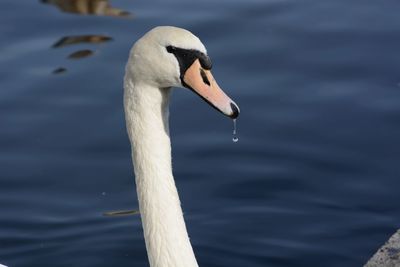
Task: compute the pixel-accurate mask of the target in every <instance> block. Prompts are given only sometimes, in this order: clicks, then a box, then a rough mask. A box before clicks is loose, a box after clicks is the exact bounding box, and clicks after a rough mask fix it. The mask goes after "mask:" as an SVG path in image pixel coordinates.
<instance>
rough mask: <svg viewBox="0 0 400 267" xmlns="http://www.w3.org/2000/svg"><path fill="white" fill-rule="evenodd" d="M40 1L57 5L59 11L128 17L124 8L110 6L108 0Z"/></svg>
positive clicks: (128, 14)
mask: <svg viewBox="0 0 400 267" xmlns="http://www.w3.org/2000/svg"><path fill="white" fill-rule="evenodd" d="M41 2H42V3H45V4H51V5H55V6H57V7H58V8H59V9H60V10H61V11H63V12H67V13H76V14H82V15H96V16H115V17H129V16H130V13H129V12H128V11H125V10H121V9H118V8H114V7H111V5H110V3H109V2H108V0H41Z"/></svg>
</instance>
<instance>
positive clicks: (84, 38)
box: [53, 35, 112, 48]
mask: <svg viewBox="0 0 400 267" xmlns="http://www.w3.org/2000/svg"><path fill="white" fill-rule="evenodd" d="M111 40H112V38H111V37H109V36H105V35H76V36H65V37H62V38H61V39H60V40H58V41H57V42H56V43H55V44H53V47H54V48H59V47H63V46H67V45H74V44H80V43H92V44H98V43H104V42H108V41H111Z"/></svg>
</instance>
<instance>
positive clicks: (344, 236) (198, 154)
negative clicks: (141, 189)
mask: <svg viewBox="0 0 400 267" xmlns="http://www.w3.org/2000/svg"><path fill="white" fill-rule="evenodd" d="M78 4H79V5H78ZM0 6H1V9H0V17H1V21H2V23H1V24H0V36H1V37H0V51H1V54H0V69H1V71H0V88H1V90H0V210H1V213H0V263H3V264H6V265H8V266H42V267H45V266H52V267H54V266H87V267H89V266H97V267H98V266H148V264H147V256H146V251H145V246H144V241H143V237H142V230H141V224H140V217H139V216H138V215H133V216H125V217H105V216H103V213H104V212H107V211H112V210H124V209H136V208H137V200H136V193H135V186H134V178H133V174H132V166H131V160H130V148H129V142H128V138H127V135H126V132H125V124H124V115H123V107H122V93H123V90H122V78H123V75H124V67H125V63H126V60H127V56H128V52H129V49H130V47H131V46H132V44H133V43H134V41H135V40H137V39H138V38H139V37H140V36H141V35H143V34H144V33H145V32H146V31H148V30H149V29H151V28H152V27H154V26H157V25H175V26H180V27H184V28H186V29H189V30H191V31H192V32H194V33H195V34H196V35H198V36H199V37H200V38H201V39H202V41H203V42H204V43H205V44H206V46H207V48H208V52H209V55H210V56H211V58H212V60H213V63H214V68H213V72H214V76H215V77H216V78H217V80H218V82H219V84H220V85H221V87H222V88H224V89H225V90H226V91H227V92H228V94H229V95H230V96H231V97H232V98H233V99H234V100H235V101H236V102H237V103H238V104H239V106H240V108H241V115H240V118H239V120H238V137H239V138H240V140H239V142H237V143H232V122H231V121H230V120H229V119H227V118H225V117H223V116H221V115H220V114H219V113H216V112H215V110H214V109H210V107H209V106H208V105H207V104H205V103H203V101H202V100H201V99H199V98H198V97H197V96H195V95H193V94H192V93H191V92H189V91H187V90H184V89H177V90H176V91H175V92H174V94H173V100H172V104H171V122H170V123H171V137H172V143H173V161H174V162H173V163H174V174H175V178H176V182H177V185H178V189H179V192H180V195H181V200H182V203H183V208H184V210H185V216H186V220H187V226H188V230H189V232H190V236H191V240H192V243H193V246H194V249H195V251H196V255H197V258H198V261H199V264H200V266H208V267H213V266H215V267H222V266H229V267H236V266H237V267H243V266H246V267H261V266H263V267H264V266H275V267H283V266H304V267H310V266H317V267H318V266H321V267H330V266H332V267H333V266H335V267H337V266H362V264H363V263H365V262H366V260H367V259H368V258H369V257H370V256H371V255H372V254H373V253H374V251H375V250H376V249H377V248H378V247H379V246H380V245H381V244H382V243H383V242H384V241H385V240H386V239H387V237H388V236H389V235H390V234H391V233H393V232H394V231H395V229H397V228H399V226H400V223H399V221H400V207H399V203H400V196H399V192H398V188H399V186H400V181H399V172H400V165H399V151H400V142H399V141H400V137H399V136H400V124H399V122H400V53H398V50H399V47H400V17H399V15H398V10H399V8H400V4H399V3H398V1H394V0H387V1H383V2H382V1H381V2H378V1H372V0H363V1H361V0H351V1H344V0H338V1H328V2H327V1H308V0H300V1H272V0H271V1H257V0H252V1H226V0H223V1H218V2H215V1H210V0H207V1H201V2H187V1H182V0H172V1H168V2H161V1H129V0H119V1H105V0H103V1H91V2H90V3H89V1H79V0H75V1H61V0H59V1H56V0H53V1H51V0H46V1H28V0H25V1H22V0H21V1H13V0H3V1H2V3H1V5H0Z"/></svg>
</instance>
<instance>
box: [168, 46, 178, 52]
mask: <svg viewBox="0 0 400 267" xmlns="http://www.w3.org/2000/svg"><path fill="white" fill-rule="evenodd" d="M167 51H168V53H173V52H174V51H176V47H175V46H172V45H169V46H167Z"/></svg>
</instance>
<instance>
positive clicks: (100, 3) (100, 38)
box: [40, 0, 131, 74]
mask: <svg viewBox="0 0 400 267" xmlns="http://www.w3.org/2000/svg"><path fill="white" fill-rule="evenodd" d="M40 1H41V2H42V3H44V4H51V5H55V6H57V7H58V8H59V9H60V10H61V11H63V12H67V13H75V14H80V15H96V16H113V17H124V18H126V17H131V16H130V13H129V12H128V11H125V10H121V9H118V8H114V7H111V5H110V3H109V1H108V0H40ZM111 40H112V38H111V37H110V36H105V35H96V34H86V35H75V36H65V37H62V38H61V39H59V40H58V41H57V42H55V43H54V44H53V45H52V47H53V48H60V47H64V46H68V45H76V44H82V43H89V44H98V43H104V42H108V41H111ZM93 54H94V52H93V50H90V49H83V50H79V51H75V52H73V53H71V54H70V55H68V58H69V59H82V58H86V57H90V56H92V55H93ZM66 71H67V69H66V68H65V67H59V68H56V69H54V70H53V71H52V73H53V74H61V73H65V72H66Z"/></svg>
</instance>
